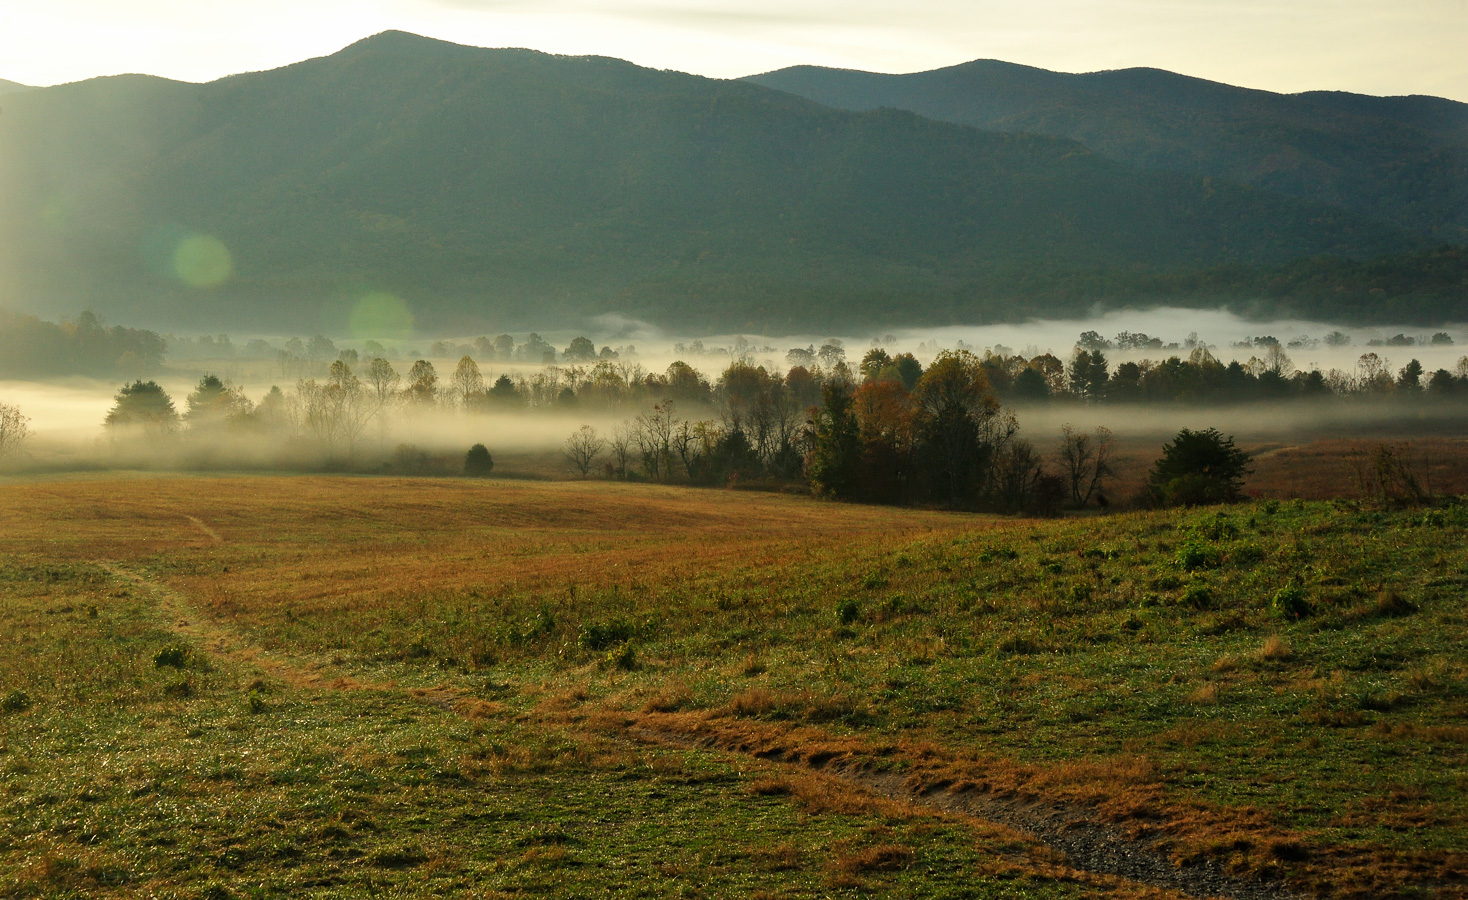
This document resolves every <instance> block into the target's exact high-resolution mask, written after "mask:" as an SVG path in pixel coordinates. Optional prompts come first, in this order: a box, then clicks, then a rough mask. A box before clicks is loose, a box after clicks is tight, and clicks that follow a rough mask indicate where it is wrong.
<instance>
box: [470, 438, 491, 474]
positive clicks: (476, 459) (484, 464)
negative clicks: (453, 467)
mask: <svg viewBox="0 0 1468 900" xmlns="http://www.w3.org/2000/svg"><path fill="white" fill-rule="evenodd" d="M492 471H494V457H493V456H490V455H489V448H488V447H486V446H484V445H483V444H475V445H474V446H472V447H470V448H469V452H468V453H465V454H464V474H465V475H466V476H468V477H470V478H487V477H489V473H490V472H492Z"/></svg>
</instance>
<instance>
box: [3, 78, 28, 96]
mask: <svg viewBox="0 0 1468 900" xmlns="http://www.w3.org/2000/svg"><path fill="white" fill-rule="evenodd" d="M29 90H32V88H31V87H30V86H29V85H24V84H17V83H16V82H14V81H6V80H5V79H4V78H0V95H3V94H18V93H20V92H21V91H29Z"/></svg>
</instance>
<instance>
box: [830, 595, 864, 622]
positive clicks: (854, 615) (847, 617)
mask: <svg viewBox="0 0 1468 900" xmlns="http://www.w3.org/2000/svg"><path fill="white" fill-rule="evenodd" d="M859 618H861V607H860V606H858V605H857V603H856V601H855V600H853V599H851V598H850V597H847V598H846V599H845V600H842V601H841V602H840V603H838V604H836V621H837V622H838V623H839V624H841V625H850V624H852V623H853V622H855V621H856V620H857V619H859Z"/></svg>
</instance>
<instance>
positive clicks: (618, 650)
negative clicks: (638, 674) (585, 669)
mask: <svg viewBox="0 0 1468 900" xmlns="http://www.w3.org/2000/svg"><path fill="white" fill-rule="evenodd" d="M602 664H603V665H605V666H606V667H607V668H609V669H620V670H622V671H623V672H630V671H632V670H633V669H635V668H637V648H636V647H634V646H633V645H632V642H631V641H627V642H626V643H623V644H618V645H617V646H615V647H613V648H612V649H610V650H608V651H607V655H606V656H604V657H602Z"/></svg>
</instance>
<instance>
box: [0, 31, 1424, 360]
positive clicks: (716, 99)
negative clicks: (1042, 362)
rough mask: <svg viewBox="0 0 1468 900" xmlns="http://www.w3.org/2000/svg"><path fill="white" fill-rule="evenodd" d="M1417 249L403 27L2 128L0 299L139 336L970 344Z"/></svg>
mask: <svg viewBox="0 0 1468 900" xmlns="http://www.w3.org/2000/svg"><path fill="white" fill-rule="evenodd" d="M190 234H207V235H211V236H213V237H214V238H217V239H218V241H220V242H222V245H223V246H224V247H226V248H227V249H228V251H229V255H230V261H231V263H232V266H227V265H223V264H221V263H220V260H219V259H217V258H215V257H209V256H207V254H206V257H205V258H204V260H203V262H202V263H201V262H199V260H197V259H195V260H194V262H193V266H194V268H193V269H189V271H188V272H187V273H185V274H188V275H189V276H190V277H191V278H192V279H193V283H194V284H195V285H199V284H205V285H213V286H210V287H199V286H195V287H190V286H188V285H187V284H184V283H183V282H181V280H180V277H179V274H180V269H179V264H180V263H183V264H185V265H184V268H185V269H188V268H189V266H188V263H189V260H188V259H186V258H181V257H180V252H181V251H180V248H181V247H183V248H184V249H187V247H186V246H185V245H183V244H182V243H181V242H182V241H183V239H184V238H186V237H187V236H188V235H190ZM215 246H216V247H217V245H215ZM1420 246H1421V242H1420V241H1419V240H1418V239H1416V238H1414V237H1411V236H1409V235H1407V234H1405V233H1404V232H1402V231H1401V230H1400V229H1396V228H1393V227H1391V226H1388V225H1382V224H1380V223H1375V222H1372V221H1370V220H1367V219H1364V218H1362V217H1360V216H1356V215H1353V214H1351V213H1348V212H1343V211H1340V210H1338V209H1333V208H1329V207H1325V206H1321V205H1318V204H1312V203H1306V202H1302V201H1298V200H1295V199H1291V198H1286V197H1283V196H1280V195H1277V194H1272V193H1266V192H1261V191H1257V190H1254V189H1251V188H1248V187H1244V186H1237V185H1233V184H1229V183H1226V182H1221V181H1219V180H1216V179H1215V180H1209V179H1204V178H1201V177H1197V176H1191V175H1182V174H1175V173H1155V172H1141V171H1138V170H1136V169H1134V168H1131V167H1129V166H1127V165H1124V164H1121V163H1118V162H1115V161H1112V160H1108V159H1106V158H1104V157H1102V156H1100V155H1098V154H1095V153H1091V152H1088V151H1087V150H1085V149H1084V148H1082V147H1080V146H1078V145H1077V144H1076V143H1074V142H1072V141H1069V140H1062V139H1056V138H1050V137H1042V136H1032V135H1015V134H996V133H986V132H981V131H978V130H975V129H972V128H968V127H962V126H957V125H953V124H948V123H940V122H935V121H932V120H929V119H924V118H921V117H919V116H916V115H914V114H912V113H907V112H897V111H890V110H884V111H876V112H869V113H852V112H845V111H838V110H833V109H830V108H828V107H825V106H822V105H819V104H816V103H813V102H810V101H807V100H803V99H799V98H796V97H794V96H791V95H789V94H787V93H783V92H780V91H774V90H770V89H768V88H764V87H761V86H759V85H754V84H748V83H744V82H738V81H717V80H711V79H706V78H700V77H695V76H691V75H684V74H680V73H675V72H661V71H654V70H650V69H643V68H639V67H637V66H634V65H632V64H630V63H625V62H621V61H618V60H612V59H604V58H593V57H557V56H550V55H546V54H542V53H536V52H532V51H524V50H482V49H476V48H469V47H461V46H457V45H452V44H446V43H443V42H439V41H433V40H429V39H425V38H419V37H415V36H412V35H407V34H402V33H396V32H388V33H384V34H382V35H378V36H376V37H374V38H370V39H367V40H365V41H362V42H359V43H357V44H354V45H352V46H351V47H348V48H346V49H345V50H343V51H341V52H339V53H337V54H335V55H333V56H330V57H325V58H321V59H315V60H310V61H307V62H304V63H300V64H297V65H293V66H288V67H286V68H283V69H278V70H274V71H270V72H262V73H253V74H248V75H240V76H234V77H231V78H226V79H222V80H220V81H217V82H213V83H210V84H206V85H194V84H185V83H179V82H172V81H168V80H165V79H159V78H153V77H147V76H119V77H114V78H102V79H95V80H92V81H87V82H81V83H77V84H70V85H63V86H58V87H54V88H44V89H38V90H33V91H29V92H25V93H22V94H17V95H15V96H14V97H12V98H9V101H8V102H7V104H6V111H5V115H4V116H3V117H0V266H3V271H4V272H6V273H7V276H6V278H5V281H4V282H3V283H0V305H10V306H13V307H17V308H22V309H30V310H34V311H37V312H43V313H47V314H53V315H54V314H65V313H69V312H74V311H76V310H79V309H82V308H84V307H93V308H96V309H97V310H98V311H99V312H101V313H103V314H104V316H107V317H110V318H111V319H112V320H114V321H116V320H120V319H125V320H127V321H130V322H133V323H136V324H140V325H148V326H155V327H157V326H163V325H170V326H190V325H192V326H195V327H202V328H214V327H220V328H224V327H228V328H241V327H251V326H254V327H266V326H268V327H271V328H277V329H278V328H311V329H320V330H325V331H328V332H331V333H344V332H345V330H346V322H347V317H348V312H349V310H350V309H351V307H352V305H353V304H354V303H355V302H356V301H357V300H358V298H360V297H361V296H362V295H363V294H365V293H368V292H371V291H388V292H392V293H396V294H398V295H400V296H401V297H403V298H404V299H405V300H406V301H407V303H408V304H409V307H410V308H411V309H412V311H413V312H414V314H415V316H416V319H417V324H418V326H419V328H420V329H424V328H426V329H449V328H454V327H461V326H467V327H473V328H474V329H476V330H480V331H483V330H486V329H489V328H495V327H512V326H517V325H519V326H524V327H542V328H543V327H546V326H547V323H549V322H561V321H565V322H568V323H569V322H571V321H577V320H584V319H586V318H587V317H590V316H594V315H597V314H601V313H610V312H616V313H622V314H626V315H631V316H636V317H640V318H644V319H649V320H652V321H654V322H658V323H660V324H667V325H671V326H679V327H693V328H698V329H705V330H714V329H723V328H728V329H734V328H737V329H744V330H770V331H779V330H784V329H795V328H810V329H817V330H818V329H823V328H829V327H834V326H835V325H838V324H840V325H844V326H849V325H853V324H857V323H874V324H875V323H888V324H897V323H914V322H929V323H941V322H954V321H969V322H972V321H979V320H984V319H994V318H1001V317H1014V316H1017V315H1028V314H1032V313H1035V312H1063V311H1073V310H1080V309H1085V308H1088V307H1089V306H1090V305H1092V304H1093V303H1094V302H1095V301H1096V300H1097V299H1098V297H1097V295H1096V294H1094V293H1092V292H1091V291H1090V289H1089V288H1088V287H1087V288H1085V289H1076V288H1075V287H1074V285H1076V284H1084V285H1089V284H1091V283H1092V282H1093V281H1094V280H1096V278H1097V275H1098V273H1101V274H1102V275H1108V277H1110V276H1117V277H1120V276H1127V277H1133V276H1137V275H1139V274H1141V275H1146V274H1148V273H1167V272H1176V271H1190V270H1194V269H1198V268H1211V267H1218V266H1225V265H1242V266H1252V265H1272V264H1282V263H1284V262H1287V261H1289V260H1291V259H1295V258H1299V257H1305V256H1315V255H1321V254H1334V255H1339V256H1345V257H1356V258H1365V257H1371V256H1375V255H1377V254H1380V253H1387V252H1405V251H1410V250H1414V249H1418V248H1419V247H1420ZM206 249H207V248H206ZM185 256H186V254H185ZM200 266H202V275H200V271H199V270H200ZM195 276H199V277H195ZM225 276H228V277H227V278H226V277H225ZM1088 279H1089V280H1088ZM1103 280H1104V279H1103ZM220 281H223V282H224V283H223V284H222V285H221V284H218V282H220ZM1027 298H1030V299H1032V298H1044V300H1045V306H1044V307H1043V308H1037V307H1036V305H1035V304H1033V303H1031V304H1029V305H1027V306H1023V307H1021V306H1019V305H1017V304H1019V303H1021V302H1023V301H1026V300H1027Z"/></svg>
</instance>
